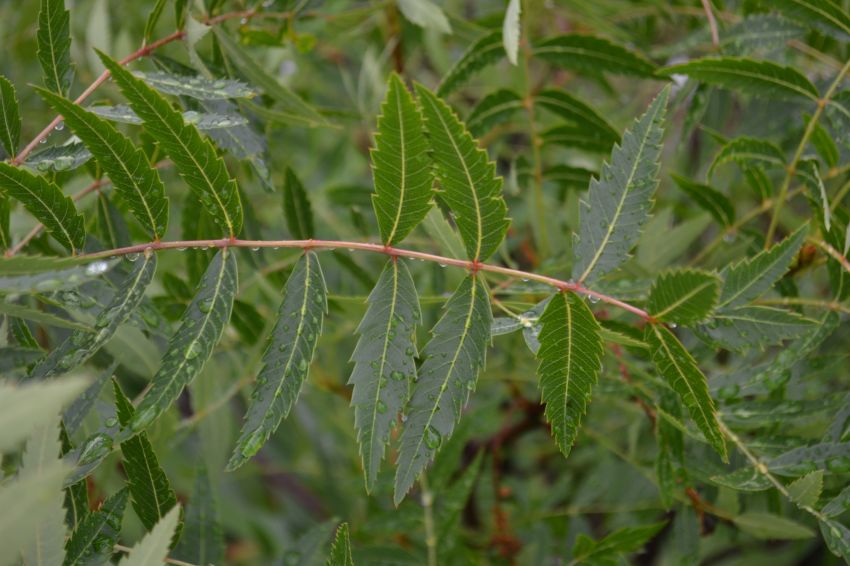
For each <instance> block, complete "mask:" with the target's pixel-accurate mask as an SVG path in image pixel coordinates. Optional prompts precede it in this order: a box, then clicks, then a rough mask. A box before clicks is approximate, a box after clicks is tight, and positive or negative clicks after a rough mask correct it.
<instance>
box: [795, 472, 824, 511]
mask: <svg viewBox="0 0 850 566" xmlns="http://www.w3.org/2000/svg"><path fill="white" fill-rule="evenodd" d="M822 491H823V470H815V471H814V472H811V473H808V474H806V475H805V476H803V477H801V478H798V479H796V480H794V481H793V482H791V483H790V484H789V485H788V493H790V494H791V499H793V500H794V503H796V504H797V505H799V506H800V507H810V508H814V507H815V505H817V502H818V500H819V499H820V494H821V492H822Z"/></svg>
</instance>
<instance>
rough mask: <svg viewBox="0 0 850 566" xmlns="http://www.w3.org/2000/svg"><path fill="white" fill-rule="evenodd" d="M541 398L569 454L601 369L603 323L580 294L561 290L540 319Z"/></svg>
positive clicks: (565, 450) (539, 374)
mask: <svg viewBox="0 0 850 566" xmlns="http://www.w3.org/2000/svg"><path fill="white" fill-rule="evenodd" d="M540 322H541V323H542V325H543V328H542V329H541V330H540V335H539V340H540V349H539V350H537V359H538V360H539V361H540V365H539V366H538V369H537V375H538V378H539V380H540V390H541V397H542V400H543V402H544V403H546V410H545V416H546V420H547V421H548V422H549V423H550V424H551V425H552V436H554V437H555V441H556V442H557V444H558V448H560V449H561V452H563V454H564V456H569V454H570V449H571V448H572V446H573V442H575V438H576V435H577V434H578V429H579V427H580V426H581V419H582V417H583V416H584V415H585V413H586V412H587V404H588V402H589V401H590V396H591V393H592V391H593V387H594V385H596V381H597V379H598V378H599V373H600V372H601V371H602V354H603V349H602V338H601V337H600V330H601V329H600V327H599V323H598V322H596V319H595V318H594V316H593V313H592V312H591V311H590V309H589V308H588V307H587V305H586V304H585V302H584V300H583V299H582V298H581V297H579V296H578V295H576V294H575V293H557V294H556V295H555V296H554V297H552V299H551V300H550V301H549V303H548V304H547V305H546V310H545V311H543V315H542V316H541V317H540Z"/></svg>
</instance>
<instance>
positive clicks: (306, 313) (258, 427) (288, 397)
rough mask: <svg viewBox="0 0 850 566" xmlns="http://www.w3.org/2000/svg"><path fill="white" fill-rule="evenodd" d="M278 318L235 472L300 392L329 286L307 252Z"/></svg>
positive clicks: (236, 451)
mask: <svg viewBox="0 0 850 566" xmlns="http://www.w3.org/2000/svg"><path fill="white" fill-rule="evenodd" d="M283 292H284V296H283V301H282V302H281V304H280V308H279V309H278V315H277V322H275V325H274V329H272V333H271V336H270V339H269V343H268V346H266V350H265V352H264V353H263V360H262V363H263V368H262V369H261V370H260V374H259V375H258V376H257V381H256V385H255V386H254V391H253V393H252V394H251V405H250V406H249V407H248V412H247V413H246V414H245V423H244V424H243V425H242V433H241V434H240V435H239V440H237V441H236V447H235V448H234V449H233V454H232V455H231V456H230V461H229V462H228V464H227V469H228V470H235V469H236V468H238V467H239V466H241V465H242V464H244V463H245V462H246V461H247V460H248V459H249V458H251V456H253V455H254V454H256V453H257V451H258V450H259V449H260V448H261V447H262V446H263V444H265V442H266V441H267V440H268V438H269V437H270V436H271V435H272V433H273V432H274V431H275V430H276V429H277V427H278V425H280V421H281V420H283V418H284V417H286V415H288V414H289V411H290V410H291V409H292V406H293V405H294V404H295V401H296V400H297V399H298V394H299V393H300V392H301V387H302V386H303V385H304V381H305V380H306V378H307V371H308V369H309V367H310V363H311V362H312V361H313V355H314V353H315V351H316V343H317V342H318V340H319V335H320V334H321V333H322V322H323V319H324V316H325V312H327V304H328V303H327V289H326V287H325V278H324V275H323V274H322V267H321V266H320V265H319V258H318V257H317V256H316V254H315V253H313V252H307V253H305V254H304V255H303V256H302V257H301V259H300V260H299V261H298V263H297V264H296V266H295V269H293V271H292V274H291V275H290V276H289V279H288V280H287V281H286V285H285V287H284V291H283Z"/></svg>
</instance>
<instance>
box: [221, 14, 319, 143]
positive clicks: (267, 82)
mask: <svg viewBox="0 0 850 566" xmlns="http://www.w3.org/2000/svg"><path fill="white" fill-rule="evenodd" d="M212 31H213V33H214V34H215V37H216V39H217V40H218V43H219V45H220V46H221V48H222V51H224V53H225V55H227V57H228V58H229V59H230V60H232V61H233V64H234V65H235V66H236V68H237V69H238V70H239V71H240V72H241V73H243V74H244V75H245V77H246V78H247V79H248V80H249V81H250V82H251V84H253V85H256V86H257V87H258V88H260V90H262V91H263V92H264V93H265V94H266V95H268V96H270V97H271V98H273V99H274V100H276V101H277V102H278V103H279V104H281V105H282V106H283V108H284V111H285V112H286V113H287V115H288V116H289V118H290V119H291V120H292V121H293V122H296V123H299V124H301V125H306V126H309V127H314V126H329V125H330V124H329V123H328V121H327V120H325V118H324V116H322V115H321V114H319V113H318V112H317V111H316V109H315V108H313V107H312V106H310V105H309V104H307V103H306V102H304V101H303V100H302V99H301V98H300V97H299V96H298V95H297V94H295V93H294V92H292V91H291V90H289V89H288V88H287V87H285V86H284V85H282V84H281V83H280V82H278V80H277V79H276V78H274V77H273V76H271V75H269V74H268V73H267V72H266V71H265V70H264V69H263V68H262V67H261V66H260V65H259V64H258V63H257V61H256V57H255V56H252V55H251V54H249V53H248V52H246V51H245V50H243V49H242V47H240V46H239V44H237V43H236V42H235V41H233V39H231V38H230V36H228V35H227V32H226V31H224V28H222V27H219V26H213V27H212ZM254 106H255V105H252V106H251V107H254Z"/></svg>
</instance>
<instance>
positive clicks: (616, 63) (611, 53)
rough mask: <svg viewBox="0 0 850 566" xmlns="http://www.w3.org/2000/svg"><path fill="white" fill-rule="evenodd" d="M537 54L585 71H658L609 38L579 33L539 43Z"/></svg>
mask: <svg viewBox="0 0 850 566" xmlns="http://www.w3.org/2000/svg"><path fill="white" fill-rule="evenodd" d="M534 56H535V57H539V58H540V59H543V60H544V61H547V62H549V63H552V64H553V65H557V66H559V67H563V68H565V69H571V70H575V71H580V72H583V73H591V74H594V73H596V74H601V73H603V72H607V73H614V74H618V75H632V76H638V77H646V78H652V77H653V75H654V72H655V65H653V64H652V63H651V62H650V61H649V60H647V59H646V58H644V57H643V56H642V55H638V54H637V53H635V52H634V51H631V50H629V49H627V48H626V47H623V46H622V45H617V44H616V43H612V42H610V41H608V40H607V39H603V38H601V37H595V36H592V35H584V34H578V33H570V34H565V35H559V36H556V37H552V38H549V39H546V40H544V41H542V42H540V43H537V44H536V45H535V46H534Z"/></svg>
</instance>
